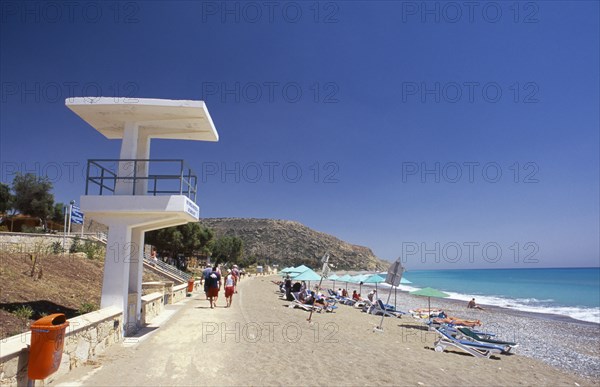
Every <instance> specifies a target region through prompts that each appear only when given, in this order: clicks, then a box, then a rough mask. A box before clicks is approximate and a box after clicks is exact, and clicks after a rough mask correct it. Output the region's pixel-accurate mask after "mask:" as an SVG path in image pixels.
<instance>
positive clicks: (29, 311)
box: [13, 305, 33, 320]
mask: <svg viewBox="0 0 600 387" xmlns="http://www.w3.org/2000/svg"><path fill="white" fill-rule="evenodd" d="M13 314H14V315H15V316H17V317H19V318H21V319H23V320H29V319H30V318H31V316H33V308H32V307H31V306H29V305H21V306H20V307H18V308H17V309H16V310H15V311H14V312H13Z"/></svg>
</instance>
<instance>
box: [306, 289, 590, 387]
mask: <svg viewBox="0 0 600 387" xmlns="http://www.w3.org/2000/svg"><path fill="white" fill-rule="evenodd" d="M338 283H339V282H337V281H336V287H337V288H339V287H340V286H339V285H338ZM332 284H333V281H329V280H327V281H323V285H322V288H327V287H329V288H331V287H332ZM344 284H345V283H344ZM311 285H313V286H314V284H311ZM362 288H363V289H362V294H363V295H365V297H366V293H367V292H365V289H368V290H369V291H370V290H371V289H372V288H375V286H371V284H363V285H362ZM354 289H356V290H357V291H358V290H359V285H358V284H352V283H349V284H348V291H349V293H350V294H351V293H352V290H354ZM390 290H391V297H390V302H389V303H390V304H391V305H394V292H393V289H392V288H382V287H378V294H379V298H381V299H382V300H383V301H384V303H385V302H386V301H387V297H388V292H389V291H390ZM480 305H481V306H482V307H484V308H485V310H477V309H467V308H466V302H465V301H462V300H455V299H448V298H431V308H432V310H433V309H442V310H444V311H445V312H446V313H447V314H449V315H451V316H455V317H461V318H466V319H476V320H480V321H481V322H482V326H481V329H482V330H489V331H492V332H494V333H496V334H497V336H498V337H499V338H501V339H504V340H509V341H516V342H518V343H519V344H520V345H519V347H517V348H516V349H515V351H514V353H515V354H517V355H522V356H527V357H530V358H534V359H536V360H540V361H542V362H544V363H546V364H549V365H551V366H552V367H555V368H557V369H561V370H564V371H567V372H569V373H572V374H573V375H576V376H580V377H585V378H591V379H592V380H595V381H596V382H597V381H598V379H599V378H600V324H596V323H594V322H590V321H583V320H576V319H574V318H572V317H569V316H563V315H557V314H550V313H536V312H528V311H520V310H516V309H510V308H505V307H500V306H495V305H485V304H480ZM340 307H344V306H340ZM397 308H398V309H399V310H401V311H403V312H408V311H409V310H410V309H415V308H427V298H426V297H419V296H414V295H411V294H409V293H408V292H407V291H404V290H398V292H397ZM403 320H408V318H404V319H403Z"/></svg>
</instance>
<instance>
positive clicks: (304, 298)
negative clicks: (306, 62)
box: [279, 275, 330, 308]
mask: <svg viewBox="0 0 600 387" xmlns="http://www.w3.org/2000/svg"><path fill="white" fill-rule="evenodd" d="M279 289H280V291H281V292H283V293H285V298H286V299H287V300H288V301H294V296H293V294H292V293H294V294H297V297H298V301H300V302H301V303H303V304H306V305H315V304H318V305H320V306H323V307H324V308H328V307H329V306H330V305H329V302H328V301H327V297H326V296H325V295H324V294H322V293H320V292H319V289H318V286H315V290H316V291H313V290H310V289H309V288H307V286H306V282H305V281H302V282H298V281H296V282H295V283H294V284H292V279H291V278H290V276H289V275H287V276H286V277H285V281H283V282H280V283H279Z"/></svg>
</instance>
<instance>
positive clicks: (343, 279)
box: [338, 274, 352, 290]
mask: <svg viewBox="0 0 600 387" xmlns="http://www.w3.org/2000/svg"><path fill="white" fill-rule="evenodd" d="M338 281H340V282H345V283H346V290H348V282H352V276H351V275H349V274H344V275H343V276H341V277H340V278H338Z"/></svg>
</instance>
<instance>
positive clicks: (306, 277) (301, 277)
mask: <svg viewBox="0 0 600 387" xmlns="http://www.w3.org/2000/svg"><path fill="white" fill-rule="evenodd" d="M292 278H294V281H318V280H320V279H321V276H320V275H318V274H317V273H315V272H314V271H313V270H312V269H308V270H304V271H303V272H302V273H300V274H298V275H296V276H294V277H292Z"/></svg>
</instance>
